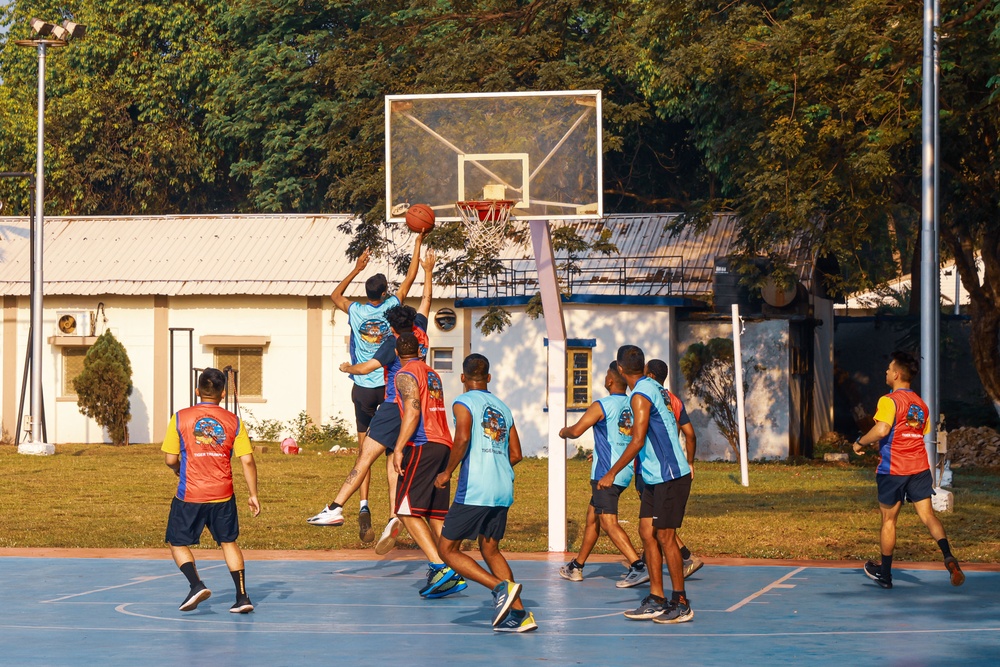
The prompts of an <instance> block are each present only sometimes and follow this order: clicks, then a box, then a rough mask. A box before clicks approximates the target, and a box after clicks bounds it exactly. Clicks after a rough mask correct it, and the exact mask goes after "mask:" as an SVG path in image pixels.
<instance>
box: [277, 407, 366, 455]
mask: <svg viewBox="0 0 1000 667" xmlns="http://www.w3.org/2000/svg"><path fill="white" fill-rule="evenodd" d="M288 426H289V428H290V429H291V431H292V437H293V438H295V442H296V443H298V445H299V447H307V446H313V447H322V448H330V447H332V446H333V445H341V446H342V447H343V446H347V447H350V446H353V445H354V438H355V435H354V434H353V433H352V432H351V430H350V429H349V428H348V426H347V422H345V421H344V420H343V419H339V418H334V419H333V420H332V421H331V422H330V423H328V424H324V425H323V426H322V427H320V426H316V424H314V423H313V421H312V419H310V418H309V415H308V414H307V413H306V411H305V410H303V411H302V412H300V413H299V414H298V416H297V417H296V418H295V419H294V420H292V421H290V422H289V423H288Z"/></svg>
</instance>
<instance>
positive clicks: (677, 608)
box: [653, 598, 694, 623]
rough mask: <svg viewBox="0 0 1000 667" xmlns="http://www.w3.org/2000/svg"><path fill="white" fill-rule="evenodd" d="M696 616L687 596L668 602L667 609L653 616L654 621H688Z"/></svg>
mask: <svg viewBox="0 0 1000 667" xmlns="http://www.w3.org/2000/svg"><path fill="white" fill-rule="evenodd" d="M692 618H694V610H693V609H691V603H690V602H688V599H687V598H683V599H681V600H679V601H676V602H675V601H673V600H671V601H670V602H668V603H667V610H666V611H665V612H663V613H662V614H660V615H659V616H654V617H653V623H687V622H688V621H690V620H691V619H692Z"/></svg>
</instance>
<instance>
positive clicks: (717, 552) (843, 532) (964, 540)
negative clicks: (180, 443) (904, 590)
mask: <svg viewBox="0 0 1000 667" xmlns="http://www.w3.org/2000/svg"><path fill="white" fill-rule="evenodd" d="M383 461H384V459H383ZM353 462H354V454H353V453H351V454H336V455H334V454H326V453H325V452H319V451H316V450H315V449H313V450H312V451H309V450H306V451H304V453H301V454H299V455H298V456H285V455H282V454H281V453H280V451H279V449H278V447H277V446H275V445H270V446H269V447H268V452H267V453H264V454H261V455H259V456H258V457H257V465H258V472H259V476H260V481H259V484H260V494H261V503H262V505H263V511H262V513H261V515H260V516H259V517H257V518H256V519H254V518H252V517H250V516H249V513H248V512H246V511H244V508H245V497H246V488H245V485H244V483H243V479H242V473H240V472H239V471H238V464H237V474H236V493H237V498H238V500H239V502H240V509H241V519H242V522H241V523H242V534H241V535H240V543H241V545H242V546H243V547H245V548H249V549H353V548H361V547H363V546H364V545H363V544H362V543H361V542H360V540H358V535H357V528H356V526H357V524H356V522H355V521H354V519H353V518H354V517H355V516H356V512H357V496H355V497H354V498H353V499H352V500H351V502H350V503H349V504H348V507H347V515H348V517H349V518H348V521H347V523H346V524H345V526H343V527H340V528H319V527H315V526H310V525H308V524H307V523H306V522H305V520H306V518H308V517H309V516H312V515H313V514H315V513H316V512H317V511H319V510H320V509H321V508H322V507H323V505H324V504H325V503H326V502H329V501H330V500H332V499H333V496H334V495H335V493H336V490H337V489H338V488H339V486H340V484H341V482H342V481H343V479H344V477H345V476H346V474H347V473H348V471H349V470H350V468H351V464H352V463H353ZM379 466H381V463H379V464H377V467H379ZM567 467H568V471H567V472H568V486H569V490H568V498H569V500H568V507H569V519H570V523H569V538H570V548H571V549H576V548H578V547H579V544H580V535H581V531H582V522H583V519H584V516H585V512H586V507H587V503H588V501H589V499H590V487H589V483H588V478H589V473H590V464H589V463H588V462H586V461H582V460H571V461H568V462H567ZM546 468H547V461H546V460H544V459H525V460H524V461H522V462H521V463H520V464H518V466H517V467H516V468H515V470H516V472H517V481H516V487H515V502H514V506H513V508H512V509H511V513H510V520H509V524H508V527H507V537H506V538H505V540H504V546H505V548H506V550H508V551H545V550H546V547H547V542H546V538H545V532H546V526H547V500H546V495H547V490H546ZM376 472H377V473H378V474H376V482H375V483H374V484H373V492H372V499H371V502H372V509H373V513H374V518H375V522H376V528H377V529H381V528H382V526H383V525H384V522H385V518H386V505H387V500H386V493H385V477H384V475H383V474H382V468H381V467H379V470H377V471H376ZM0 474H2V478H3V480H4V481H3V487H2V488H3V493H0V547H100V548H138V547H143V548H149V547H162V546H163V533H164V529H165V526H166V519H167V510H168V507H169V503H170V498H171V496H172V495H173V493H174V491H175V487H176V481H177V478H176V477H175V476H174V474H173V473H172V472H171V471H170V470H169V469H167V467H166V466H165V465H164V464H163V456H162V454H161V453H160V451H159V447H158V446H157V445H133V446H130V447H112V446H109V445H60V446H58V447H57V448H56V454H55V455H54V456H25V455H19V454H17V449H16V447H13V446H6V445H5V446H0ZM953 492H954V493H955V506H956V510H955V511H954V512H951V513H948V514H944V515H942V520H943V522H944V525H945V529H946V530H947V532H948V537H949V539H950V541H951V543H952V546H953V549H954V550H955V553H956V555H957V556H958V557H959V558H960V559H961V560H963V561H974V562H1000V473H998V472H997V471H995V470H994V471H974V470H969V469H962V470H957V471H955V486H954V488H953ZM638 506H639V503H638V499H637V497H636V494H635V493H634V492H633V491H631V490H630V491H629V492H627V493H625V494H623V496H622V503H621V511H620V517H621V518H622V522H623V524H624V527H625V529H626V531H628V533H629V534H630V535H631V537H632V539H633V542H634V543H635V544H637V545H638V536H637V534H636V529H637V523H638V522H637V519H636V518H635V517H636V516H637V514H638ZM878 528H879V516H878V509H877V504H876V498H875V472H874V467H871V466H869V467H860V466H854V465H852V466H847V465H833V464H819V463H814V464H803V465H790V464H785V463H766V464H751V465H750V488H743V487H742V486H740V484H739V467H738V466H737V465H736V464H732V463H698V464H697V465H696V468H695V479H694V486H693V490H692V494H691V500H690V502H689V504H688V512H687V518H686V520H685V523H684V528H683V529H682V530H681V535H682V537H683V539H684V541H685V542H686V543H687V544H688V546H689V547H690V548H691V550H692V551H694V552H695V553H697V554H699V555H702V556H734V557H748V558H815V559H834V560H839V559H861V558H869V557H876V556H877V555H878ZM202 543H203V546H205V547H214V546H215V545H214V543H213V542H212V540H211V538H210V537H209V536H208V535H207V533H206V535H205V537H204V538H203V540H202ZM401 546H402V547H411V548H412V547H413V546H414V545H413V544H412V542H410V541H409V540H408V538H404V539H403V540H402V541H401ZM596 552H597V553H614V547H613V546H612V545H611V543H610V542H609V541H608V540H607V539H606V538H602V539H601V540H600V541H599V542H598V545H597V549H596ZM896 558H897V559H898V560H917V561H927V560H938V559H939V558H940V552H939V551H938V549H937V546H936V545H935V544H934V542H933V540H931V538H930V536H929V535H928V534H927V531H926V529H925V528H924V527H923V525H922V524H921V523H920V522H919V520H918V519H917V517H916V514H915V513H914V512H913V511H912V510H911V509H909V508H904V511H903V512H902V514H901V516H900V522H899V529H898V542H897V546H896Z"/></svg>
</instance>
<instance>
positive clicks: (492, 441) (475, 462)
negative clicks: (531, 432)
mask: <svg viewBox="0 0 1000 667" xmlns="http://www.w3.org/2000/svg"><path fill="white" fill-rule="evenodd" d="M455 403H456V404H457V405H462V406H465V408H466V409H468V411H469V414H471V415H472V433H471V436H470V438H469V447H468V449H466V450H465V457H464V458H463V459H462V469H461V471H460V472H459V473H458V488H457V489H456V491H455V502H456V503H462V504H463V505H479V506H482V507H510V506H511V504H513V502H514V468H512V467H511V465H510V454H509V445H510V429H511V427H513V426H514V416H513V415H512V414H511V412H510V408H508V407H507V406H506V405H505V404H504V402H503V401H501V400H500V399H499V398H497V397H496V396H494V395H493V394H491V393H490V392H488V391H481V390H473V391H468V392H466V393H464V394H462V395H461V396H459V397H458V398H457V399H455Z"/></svg>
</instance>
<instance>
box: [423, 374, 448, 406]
mask: <svg viewBox="0 0 1000 667" xmlns="http://www.w3.org/2000/svg"><path fill="white" fill-rule="evenodd" d="M427 393H428V394H430V397H431V398H433V399H435V400H438V401H443V400H444V387H443V386H442V385H441V377H440V376H439V375H438V374H437V373H435V372H434V371H428V373H427Z"/></svg>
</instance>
